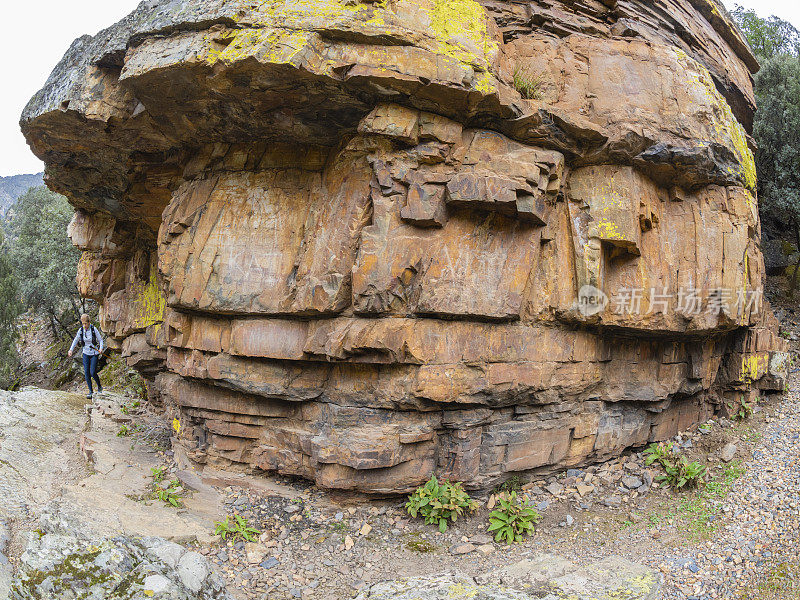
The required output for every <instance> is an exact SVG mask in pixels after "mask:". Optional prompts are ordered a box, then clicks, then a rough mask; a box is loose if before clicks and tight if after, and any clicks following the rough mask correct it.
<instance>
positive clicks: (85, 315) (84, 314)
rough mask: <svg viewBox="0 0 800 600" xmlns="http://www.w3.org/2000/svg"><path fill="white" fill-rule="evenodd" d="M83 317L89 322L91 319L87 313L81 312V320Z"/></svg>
mask: <svg viewBox="0 0 800 600" xmlns="http://www.w3.org/2000/svg"><path fill="white" fill-rule="evenodd" d="M84 319H86V320H87V321H89V322H91V319H90V318H89V315H87V314H86V313H83V314H82V315H81V321H83V320H84Z"/></svg>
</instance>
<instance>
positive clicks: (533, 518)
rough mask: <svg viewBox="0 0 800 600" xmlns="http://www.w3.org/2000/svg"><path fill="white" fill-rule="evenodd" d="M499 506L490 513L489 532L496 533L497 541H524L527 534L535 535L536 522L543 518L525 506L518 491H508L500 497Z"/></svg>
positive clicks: (508, 542) (509, 542)
mask: <svg viewBox="0 0 800 600" xmlns="http://www.w3.org/2000/svg"><path fill="white" fill-rule="evenodd" d="M498 502H499V507H498V508H496V509H495V510H493V511H492V512H491V513H490V514H489V528H488V529H487V531H488V532H490V533H494V539H495V541H496V542H501V541H505V542H506V543H507V544H511V543H513V542H519V541H522V539H523V538H524V537H525V536H526V535H533V532H534V527H535V525H536V523H538V522H539V520H540V519H541V515H539V513H538V512H537V511H536V510H535V509H533V508H531V507H529V506H525V505H524V504H523V503H522V502H521V501H520V499H519V497H518V496H517V492H514V491H512V492H508V493H507V494H503V495H502V496H499V497H498Z"/></svg>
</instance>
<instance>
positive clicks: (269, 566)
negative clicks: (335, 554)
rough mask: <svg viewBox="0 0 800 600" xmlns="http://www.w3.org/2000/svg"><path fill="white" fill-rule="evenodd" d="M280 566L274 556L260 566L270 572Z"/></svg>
mask: <svg viewBox="0 0 800 600" xmlns="http://www.w3.org/2000/svg"><path fill="white" fill-rule="evenodd" d="M279 564H280V563H279V562H278V559H277V558H275V557H274V556H270V557H269V558H267V559H266V560H264V561H262V562H261V564H260V565H258V566H259V567H261V568H262V569H265V570H269V569H274V568H275V567H277V566H278V565H279ZM330 566H333V563H331V565H330Z"/></svg>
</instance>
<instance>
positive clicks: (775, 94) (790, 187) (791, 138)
mask: <svg viewBox="0 0 800 600" xmlns="http://www.w3.org/2000/svg"><path fill="white" fill-rule="evenodd" d="M733 15H734V17H735V18H736V20H737V22H738V23H739V26H740V27H741V29H742V32H743V33H744V35H745V37H747V40H748V42H749V43H750V46H751V47H752V48H753V51H754V52H755V54H756V56H757V57H758V59H759V62H760V63H761V70H760V71H759V72H758V73H757V74H756V76H755V94H756V101H757V104H758V110H757V111H756V116H755V122H754V125H753V136H754V138H755V141H756V144H757V146H758V149H757V151H756V170H757V172H758V194H759V205H760V211H761V215H762V218H767V219H770V220H771V221H774V222H775V223H777V224H779V226H781V227H782V228H783V229H784V231H786V232H787V233H790V234H792V233H793V234H794V238H795V243H796V244H797V247H798V248H800V32H798V30H797V29H795V27H793V26H792V25H791V24H790V23H788V22H786V21H783V20H781V19H779V18H778V17H775V16H772V17H769V18H768V19H763V18H761V17H759V16H758V15H757V14H756V13H755V11H752V10H744V9H743V8H742V7H741V6H737V7H736V9H735V10H734V11H733ZM798 273H800V265H798V268H795V275H794V277H793V281H792V286H791V289H792V290H794V289H795V288H796V286H797V283H798V277H797V275H798Z"/></svg>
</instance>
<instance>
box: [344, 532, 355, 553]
mask: <svg viewBox="0 0 800 600" xmlns="http://www.w3.org/2000/svg"><path fill="white" fill-rule="evenodd" d="M353 546H355V542H354V541H353V538H351V537H350V536H349V535H347V536H345V538H344V549H345V550H350V549H351V548H352V547H353Z"/></svg>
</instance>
